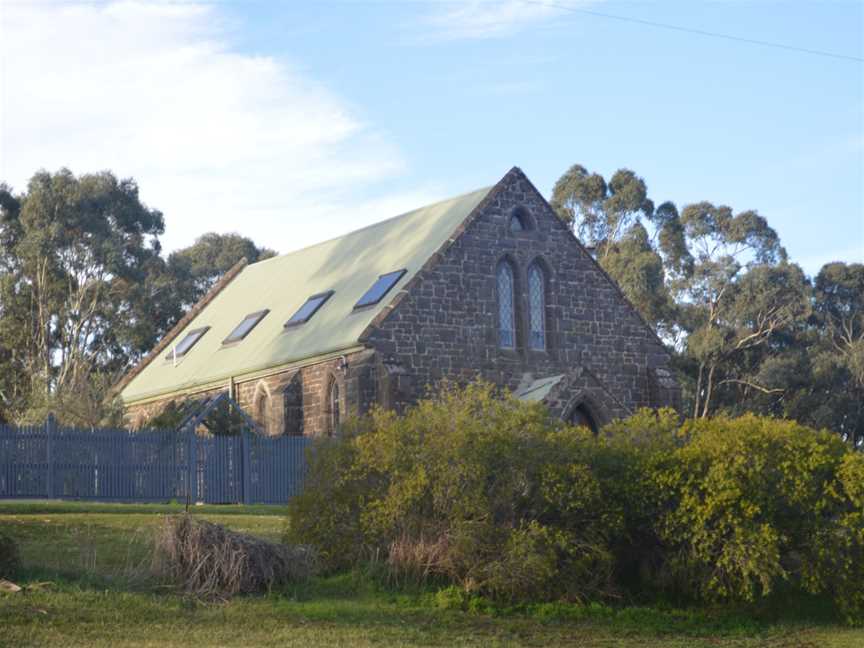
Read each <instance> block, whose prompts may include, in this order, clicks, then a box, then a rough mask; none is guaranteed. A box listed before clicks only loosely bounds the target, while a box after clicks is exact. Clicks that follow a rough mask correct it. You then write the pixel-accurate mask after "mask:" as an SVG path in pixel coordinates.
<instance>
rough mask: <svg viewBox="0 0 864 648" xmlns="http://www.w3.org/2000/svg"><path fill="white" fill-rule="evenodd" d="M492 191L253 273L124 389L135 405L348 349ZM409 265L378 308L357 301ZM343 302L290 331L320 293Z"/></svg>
mask: <svg viewBox="0 0 864 648" xmlns="http://www.w3.org/2000/svg"><path fill="white" fill-rule="evenodd" d="M490 189H491V187H487V188H485V189H480V190H478V191H474V192H472V193H469V194H465V195H463V196H459V197H456V198H451V199H450V200H445V201H443V202H439V203H436V204H434V205H429V206H428V207H423V208H421V209H417V210H415V211H412V212H408V213H407V214H403V215H401V216H397V217H395V218H391V219H389V220H386V221H382V222H380V223H376V224H374V225H370V226H369V227H366V228H363V229H361V230H357V231H356V232H351V233H350V234H346V235H345V236H342V237H340V238H336V239H332V240H330V241H325V242H324V243H319V244H317V245H313V246H311V247H308V248H304V249H302V250H298V251H296V252H292V253H290V254H285V255H282V256H278V257H274V258H272V259H268V260H266V261H261V262H259V263H255V264H252V265H249V266H247V267H245V268H244V269H243V270H242V271H241V272H240V274H238V275H237V276H236V277H235V278H234V279H233V280H232V281H231V282H230V283H229V284H228V285H227V286H226V287H225V288H224V289H223V290H222V291H221V292H220V293H219V294H218V295H216V297H215V298H214V299H213V301H212V302H211V303H210V304H208V305H207V307H206V308H204V310H202V311H201V313H199V314H198V316H197V317H195V318H194V319H193V320H192V321H190V322H189V323H188V324H187V326H186V327H185V328H184V329H183V330H182V331H181V332H180V333H179V334H178V335H177V336H176V338H175V339H174V341H173V342H172V345H171V346H169V347H167V348H166V349H165V350H164V351H162V353H161V354H160V357H158V358H154V359H153V360H152V362H150V364H149V365H147V366H146V367H145V368H144V369H143V370H142V371H141V373H139V374H138V375H137V376H135V377H134V378H133V379H132V380H131V381H130V382H129V384H127V385H126V386H125V387H124V388H123V390H122V391H121V397H122V398H123V400H124V402H126V403H130V402H135V401H140V400H144V399H147V398H151V397H154V396H158V395H162V394H167V393H173V392H177V391H181V390H187V389H192V388H195V387H198V386H203V385H207V384H212V383H215V382H217V381H219V380H223V379H227V378H229V377H231V376H242V375H243V374H249V373H253V372H256V371H262V370H265V369H268V368H273V367H278V366H281V365H285V364H290V363H293V362H297V361H300V360H303V359H306V358H312V357H317V356H321V355H325V354H327V353H331V352H334V351H338V350H342V349H348V348H350V347H352V346H356V345H357V344H358V339H359V336H360V334H361V333H362V332H363V331H364V330H365V329H366V327H367V326H368V325H369V324H370V323H371V322H372V321H373V320H374V319H375V317H376V316H377V315H378V313H380V312H381V310H382V309H384V308H385V307H386V306H387V304H388V303H390V301H392V299H393V297H394V296H395V295H397V294H398V293H399V290H400V289H401V288H402V287H403V286H404V285H405V283H406V282H408V281H409V280H410V279H411V278H412V277H413V276H414V275H415V274H416V272H417V271H418V270H419V269H420V268H421V267H422V266H423V264H424V263H426V261H427V260H428V259H429V257H431V256H432V255H433V254H434V253H435V252H436V251H437V250H438V249H439V248H440V247H441V246H442V245H443V244H444V243H445V242H446V241H447V239H448V238H450V236H451V235H452V234H453V232H454V231H455V230H456V228H457V227H458V226H459V225H460V224H461V223H462V222H463V221H464V220H465V219H466V218H467V217H468V215H469V214H470V213H471V212H472V211H473V210H474V208H475V207H477V205H478V204H480V202H481V201H482V200H483V198H485V197H486V195H487V194H488V193H489V191H490ZM402 268H405V269H406V271H407V272H406V273H405V275H404V276H402V277H401V278H400V280H399V281H398V283H397V284H396V285H395V286H394V287H393V289H392V290H391V291H390V292H389V293H387V295H386V296H385V297H384V298H383V299H382V300H381V301H380V302H378V303H377V304H375V305H373V306H370V307H366V308H363V309H360V310H357V311H355V310H354V304H355V303H356V302H357V300H358V299H360V297H361V296H362V295H363V294H364V293H365V292H366V291H367V290H368V289H369V287H370V286H371V285H372V284H373V283H375V280H376V279H378V277H379V276H380V275H382V274H385V273H388V272H392V271H394V270H400V269H402ZM328 290H333V291H334V293H333V296H332V297H330V299H328V300H327V302H326V303H325V304H324V305H323V306H322V307H321V308H320V310H319V311H318V312H317V313H315V315H314V316H313V317H312V318H311V319H310V320H309V321H308V322H306V323H305V324H302V325H300V326H297V327H294V328H288V329H283V325H284V324H285V322H286V321H288V319H289V318H290V317H291V316H292V315H293V314H294V312H295V311H296V310H297V309H298V308H300V306H302V305H303V303H304V302H305V301H306V299H307V298H309V297H310V296H312V295H314V294H317V293H323V292H326V291H328ZM264 309H269V310H270V312H269V313H268V314H267V315H266V316H265V317H264V318H263V319H262V320H261V322H260V323H259V324H258V325H257V326H256V327H255V328H254V329H252V331H251V332H250V333H249V334H248V335H247V336H246V337H245V338H244V339H243V340H242V341H240V342H238V343H236V344H232V345H230V346H223V345H222V340H224V339H225V338H226V337H227V336H228V335H229V334H230V333H231V331H233V330H234V328H235V327H236V326H237V325H238V324H239V323H240V322H241V321H242V320H243V318H244V317H246V316H247V315H249V314H250V313H254V312H256V311H261V310H264ZM205 326H209V327H210V329H209V330H208V331H207V333H206V334H205V335H204V336H203V337H202V338H201V339H200V340H199V341H198V342H197V344H195V346H193V347H192V348H191V349H190V351H189V352H188V353H187V354H186V355H185V356H183V357H182V358H178V359H177V361H176V366H175V363H174V362H172V361H171V360H165V359H164V356H166V355H167V354H168V353H169V352H170V349H171V348H172V347H173V345H174V344H177V343H178V342H180V341H181V340H182V339H183V338H184V337H185V336H186V333H187V332H189V331H191V330H193V329H197V328H201V327H205Z"/></svg>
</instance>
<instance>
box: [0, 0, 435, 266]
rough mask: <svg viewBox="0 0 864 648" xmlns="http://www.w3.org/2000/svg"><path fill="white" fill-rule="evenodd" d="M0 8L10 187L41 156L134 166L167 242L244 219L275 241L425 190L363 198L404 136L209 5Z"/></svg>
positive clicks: (1, 125)
mask: <svg viewBox="0 0 864 648" xmlns="http://www.w3.org/2000/svg"><path fill="white" fill-rule="evenodd" d="M0 12H2V13H0V59H2V63H0V65H2V67H0V86H2V87H0V180H5V181H6V182H9V183H11V184H12V185H13V187H15V188H16V189H18V190H21V189H23V188H24V185H25V183H26V181H27V179H28V178H29V177H30V176H31V175H32V174H33V173H34V172H35V171H36V170H37V169H39V168H47V169H49V170H56V169H58V168H60V167H61V166H67V167H69V168H71V169H72V170H73V171H74V172H75V173H79V174H80V173H84V172H90V171H98V170H102V169H110V170H112V171H114V172H115V173H116V174H117V175H118V176H120V177H129V176H131V177H134V178H135V179H136V180H137V181H138V184H139V186H140V188H141V195H142V198H143V199H144V201H145V202H146V203H147V204H149V205H151V206H153V207H156V208H158V209H160V210H162V211H163V212H164V214H165V218H166V230H167V231H166V235H165V236H164V237H163V243H164V245H165V247H166V249H172V248H176V247H179V246H183V245H188V244H189V243H191V242H192V240H193V239H194V238H195V237H196V236H197V235H199V234H201V233H203V232H205V231H239V232H241V233H242V234H245V235H247V236H251V237H252V238H253V239H255V240H256V242H258V243H260V244H267V245H269V246H270V247H275V248H276V249H279V250H283V251H284V250H288V249H293V248H296V247H300V246H302V245H306V244H308V243H311V242H314V241H316V240H320V239H322V238H326V237H327V236H331V235H334V234H337V233H340V232H344V231H345V230H346V229H348V228H353V227H359V226H362V225H364V224H366V223H368V222H372V221H375V220H381V219H382V218H386V217H388V216H392V215H393V214H394V213H398V212H400V211H404V210H406V209H408V208H411V207H415V206H418V205H419V204H422V203H423V202H424V201H428V200H429V199H431V198H432V195H431V192H430V191H429V190H428V188H427V189H421V190H418V191H414V192H407V193H404V194H401V196H400V195H397V196H395V197H393V198H390V199H388V200H386V201H381V200H364V201H358V199H357V196H358V195H360V194H359V191H360V190H361V189H362V188H364V187H368V186H369V185H370V184H371V183H374V182H376V181H380V180H384V179H392V178H393V177H394V176H397V175H398V174H399V173H400V172H401V171H402V170H403V168H404V163H403V161H402V159H401V156H400V154H399V151H398V150H397V149H396V147H395V146H394V145H393V144H392V143H390V142H389V141H388V139H387V136H386V134H384V133H381V132H378V131H376V130H375V129H374V128H372V127H371V126H370V125H368V124H366V123H364V122H363V120H362V119H361V118H359V117H358V116H357V115H356V114H353V112H352V111H351V110H349V109H348V108H347V107H346V102H345V101H344V100H342V99H341V98H340V97H339V96H337V95H336V94H335V93H333V92H332V91H331V90H329V89H328V88H325V87H323V86H322V85H321V84H319V83H316V82H315V80H314V79H311V78H309V76H308V75H307V74H304V73H303V72H302V71H300V70H299V69H297V68H296V67H295V66H294V65H292V64H291V63H290V62H288V61H285V60H282V59H275V58H272V57H268V56H254V55H250V54H247V53H241V52H238V51H237V50H236V49H234V48H232V44H231V42H230V39H229V37H228V36H227V33H228V29H227V28H228V25H226V24H224V17H223V15H222V14H221V13H220V10H219V8H218V6H214V5H196V4H194V3H188V4H187V3H182V4H178V3H140V2H116V3H109V4H104V3H86V4H81V5H69V4H66V3H56V4H55V3H52V4H43V5H39V4H20V3H8V4H3V6H2V7H0ZM363 195H366V194H365V193H364V194H363ZM322 196H323V197H325V198H324V199H323V200H322ZM409 200H410V201H418V202H411V203H409V202H408V201H409ZM385 208H386V209H393V210H396V211H386V212H384V211H383V209H385ZM379 209H380V210H382V211H379Z"/></svg>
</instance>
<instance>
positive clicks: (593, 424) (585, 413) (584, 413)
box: [567, 403, 600, 434]
mask: <svg viewBox="0 0 864 648" xmlns="http://www.w3.org/2000/svg"><path fill="white" fill-rule="evenodd" d="M567 422H568V423H570V425H572V426H573V427H584V428H588V429H589V430H591V433H592V434H597V432H598V430H599V429H600V428H599V427H598V426H597V421H596V419H595V418H594V416H593V415H592V414H591V410H589V409H588V406H587V405H585V403H580V404H579V405H577V406H576V407H574V408H573V410H572V411H571V412H570V416H568V417H567Z"/></svg>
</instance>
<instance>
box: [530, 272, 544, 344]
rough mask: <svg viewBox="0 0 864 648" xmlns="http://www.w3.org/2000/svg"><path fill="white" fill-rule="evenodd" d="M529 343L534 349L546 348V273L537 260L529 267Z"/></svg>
mask: <svg viewBox="0 0 864 648" xmlns="http://www.w3.org/2000/svg"><path fill="white" fill-rule="evenodd" d="M528 319H529V335H528V339H529V343H530V345H531V348H532V349H537V350H540V351H542V350H544V349H545V348H546V273H545V272H544V271H543V268H542V267H541V266H540V264H539V263H538V262H537V261H535V262H534V263H532V264H531V266H530V267H529V268H528Z"/></svg>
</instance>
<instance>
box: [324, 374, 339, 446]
mask: <svg viewBox="0 0 864 648" xmlns="http://www.w3.org/2000/svg"><path fill="white" fill-rule="evenodd" d="M327 410H328V411H327V413H328V415H329V417H330V420H329V422H328V423H329V426H330V429H329V430H328V434H330V435H331V436H332V435H333V434H335V432H336V430H337V428H338V427H339V420H340V414H341V410H340V403H339V383H338V382H336V380H335V379H334V380H333V381H331V383H330V393H329V394H328V395H327Z"/></svg>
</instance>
